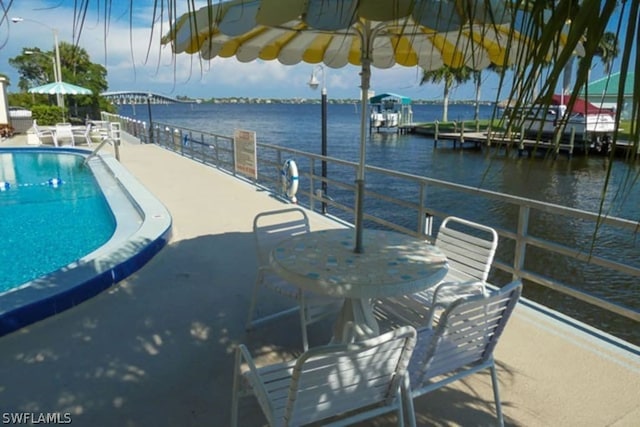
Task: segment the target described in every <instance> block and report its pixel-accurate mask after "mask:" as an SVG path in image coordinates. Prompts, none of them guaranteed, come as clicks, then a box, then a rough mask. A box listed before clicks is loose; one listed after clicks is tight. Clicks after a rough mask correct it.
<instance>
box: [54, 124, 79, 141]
mask: <svg viewBox="0 0 640 427" xmlns="http://www.w3.org/2000/svg"><path fill="white" fill-rule="evenodd" d="M56 140H57V141H58V145H65V144H64V142H65V141H67V142H68V144H66V145H71V146H72V147H73V146H74V145H76V142H75V137H74V135H73V129H72V126H71V123H56Z"/></svg>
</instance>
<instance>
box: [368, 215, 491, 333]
mask: <svg viewBox="0 0 640 427" xmlns="http://www.w3.org/2000/svg"><path fill="white" fill-rule="evenodd" d="M435 245H436V246H437V247H438V248H439V249H440V250H441V251H442V252H443V253H444V254H445V255H446V257H447V262H448V264H449V271H448V272H447V275H446V276H445V277H444V278H443V279H442V281H441V282H440V283H439V284H438V285H436V286H435V287H432V288H429V289H426V290H424V291H421V292H418V293H415V294H412V295H403V296H399V297H393V298H386V299H384V300H380V301H377V308H376V311H377V312H378V315H379V316H381V317H383V318H394V317H395V318H398V319H401V320H402V321H401V323H402V324H407V323H408V324H410V325H413V326H415V327H420V326H422V325H424V324H425V319H426V318H427V317H429V316H431V315H433V313H431V312H432V311H435V310H439V309H442V308H444V307H446V306H447V305H448V304H451V303H452V302H453V301H455V300H456V299H458V298H460V297H461V296H465V295H482V294H484V293H485V292H486V281H487V278H488V277H489V271H490V270H491V263H492V262H493V258H494V256H495V253H496V249H497V247H498V233H497V232H496V231H495V230H494V229H493V228H491V227H487V226H485V225H482V224H478V223H475V222H472V221H468V220H465V219H462V218H458V217H453V216H450V217H447V218H445V219H444V221H443V222H442V224H441V225H440V228H439V230H438V235H437V236H436V241H435Z"/></svg>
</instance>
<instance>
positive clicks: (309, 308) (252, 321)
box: [246, 208, 343, 351]
mask: <svg viewBox="0 0 640 427" xmlns="http://www.w3.org/2000/svg"><path fill="white" fill-rule="evenodd" d="M310 230H311V228H310V226H309V218H308V217H307V214H306V213H305V212H304V211H303V210H302V209H300V208H288V209H281V210H276V211H269V212H263V213H260V214H258V215H256V217H255V218H254V220H253V234H254V237H255V239H256V248H257V251H258V253H257V256H258V272H257V277H256V283H255V286H254V289H253V294H252V296H251V303H250V306H249V315H248V317H247V325H246V328H247V330H250V329H253V328H254V327H255V326H257V325H259V324H262V323H264V322H266V321H270V320H273V319H276V318H279V317H281V316H285V315H288V314H290V313H293V312H295V311H299V314H300V324H301V327H302V345H303V348H304V350H305V351H306V350H307V349H308V348H309V340H308V336H307V325H309V324H311V323H314V322H317V321H319V320H321V319H323V318H325V317H327V316H329V315H333V314H336V313H337V312H338V311H339V310H340V307H341V306H342V302H343V300H342V299H339V298H332V297H327V296H323V295H317V294H314V293H312V292H307V291H303V290H301V289H300V288H298V287H297V286H295V285H294V284H292V283H289V282H287V281H285V280H283V279H281V278H280V277H279V276H278V275H277V274H275V273H274V272H273V270H272V269H271V266H270V264H269V254H270V252H271V249H272V248H273V247H274V246H275V245H276V244H277V243H279V242H281V241H283V240H284V239H287V238H290V237H293V236H296V235H299V234H301V233H309V232H310ZM263 287H264V288H267V289H270V290H273V291H275V292H277V293H279V294H280V295H283V296H285V297H288V298H290V299H292V300H295V301H296V302H297V304H298V305H297V306H295V307H291V308H288V309H285V310H282V311H279V312H276V313H272V314H269V315H266V316H263V317H261V318H257V319H256V318H255V315H256V308H257V301H258V297H259V293H260V290H261V288H263Z"/></svg>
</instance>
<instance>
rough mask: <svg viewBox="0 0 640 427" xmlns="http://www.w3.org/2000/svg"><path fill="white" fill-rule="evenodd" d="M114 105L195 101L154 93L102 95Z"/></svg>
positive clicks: (137, 92) (124, 91) (120, 92)
mask: <svg viewBox="0 0 640 427" xmlns="http://www.w3.org/2000/svg"><path fill="white" fill-rule="evenodd" d="M100 95H101V96H104V97H105V98H107V99H108V100H109V101H111V102H112V103H114V104H118V105H119V104H146V103H147V102H150V103H151V104H173V103H191V102H196V101H195V100H194V101H182V100H179V99H176V98H172V97H170V96H166V95H161V94H159V93H153V92H142V91H135V90H121V91H114V92H102V93H101V94H100Z"/></svg>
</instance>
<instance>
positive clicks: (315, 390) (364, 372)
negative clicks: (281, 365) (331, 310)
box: [285, 326, 416, 426]
mask: <svg viewBox="0 0 640 427" xmlns="http://www.w3.org/2000/svg"><path fill="white" fill-rule="evenodd" d="M415 341H416V330H415V329H414V328H413V327H411V326H403V327H401V328H398V329H395V330H392V331H390V332H387V333H385V334H383V335H380V336H378V337H374V338H370V339H367V340H364V341H360V342H357V343H354V344H341V345H328V346H323V347H316V348H314V349H311V350H309V351H307V352H305V353H304V354H303V355H302V356H300V358H299V359H298V360H297V362H296V364H295V367H294V370H293V375H292V378H291V384H290V387H289V392H288V401H287V406H286V409H285V420H286V423H285V424H286V425H291V426H294V425H302V424H307V423H309V422H312V421H314V420H321V419H325V418H327V417H330V416H333V415H337V414H341V413H345V412H348V411H351V410H355V409H360V408H363V407H366V406H369V405H372V404H376V403H384V404H387V405H389V404H392V403H393V402H394V399H396V398H399V393H398V391H399V390H400V385H401V383H402V381H403V380H404V378H405V374H406V370H407V366H408V363H409V360H410V359H411V354H412V352H413V348H414V346H415Z"/></svg>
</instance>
